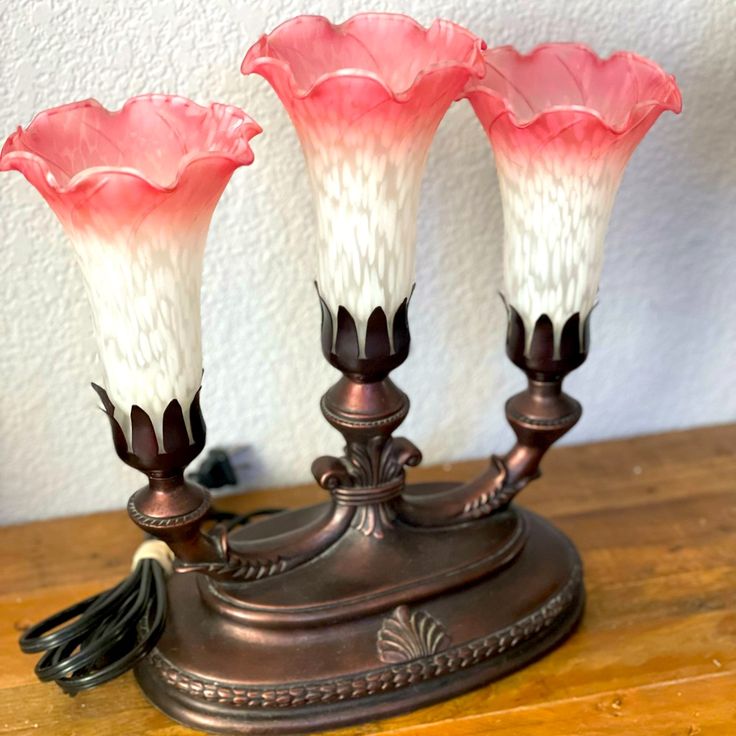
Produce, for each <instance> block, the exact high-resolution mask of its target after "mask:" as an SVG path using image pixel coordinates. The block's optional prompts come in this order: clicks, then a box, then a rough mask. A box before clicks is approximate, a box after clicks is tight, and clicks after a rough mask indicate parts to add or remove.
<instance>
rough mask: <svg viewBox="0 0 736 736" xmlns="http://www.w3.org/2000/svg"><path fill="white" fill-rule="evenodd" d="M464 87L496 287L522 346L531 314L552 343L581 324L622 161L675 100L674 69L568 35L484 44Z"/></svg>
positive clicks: (593, 290) (592, 297)
mask: <svg viewBox="0 0 736 736" xmlns="http://www.w3.org/2000/svg"><path fill="white" fill-rule="evenodd" d="M485 60H486V74H485V76H484V78H483V79H482V80H480V81H477V82H474V83H471V84H470V85H469V86H468V89H467V90H466V96H467V97H468V98H469V99H470V101H471V103H472V105H473V108H474V109H475V112H476V114H477V115H478V117H479V119H480V121H481V123H482V125H483V127H484V129H485V130H486V133H487V134H488V136H489V138H490V140H491V143H492V144H493V150H494V154H495V159H496V169H497V171H498V178H499V183H500V189H501V198H502V203H503V214H504V230H505V237H504V296H505V298H506V301H507V303H508V304H509V305H510V306H512V307H513V308H514V309H515V310H516V311H517V312H518V313H519V315H520V316H521V318H522V320H523V322H524V327H525V332H526V339H527V350H528V349H529V345H530V341H531V338H532V333H533V329H534V325H535V324H536V322H537V320H538V319H539V318H540V317H541V316H542V315H547V316H548V317H549V319H550V320H551V322H552V325H553V328H554V334H555V354H558V353H559V341H560V337H561V333H562V328H563V327H564V325H565V323H566V322H567V320H568V319H570V317H572V316H573V315H575V314H576V313H579V315H580V326H581V330H583V329H584V324H585V320H586V318H587V316H588V314H589V313H590V311H591V309H592V308H593V306H594V304H595V301H596V295H597V292H598V282H599V280H600V274H601V267H602V263H603V246H604V241H605V235H606V230H607V227H608V221H609V218H610V215H611V210H612V208H613V203H614V199H615V196H616V192H617V190H618V186H619V183H620V181H621V177H622V176H623V172H624V168H625V167H626V163H627V162H628V160H629V158H630V156H631V154H632V153H633V151H634V149H635V148H636V146H637V145H638V143H639V142H640V141H641V139H642V138H643V137H644V135H645V133H646V132H647V131H648V130H649V128H650V127H651V126H652V125H653V124H654V122H655V120H656V119H657V117H659V115H660V113H661V112H662V111H663V110H673V111H675V112H679V111H680V109H681V105H682V102H681V98H680V93H679V90H678V88H677V84H676V82H675V80H674V77H672V76H670V75H667V74H665V73H664V72H663V71H662V70H661V69H660V68H659V67H658V66H657V65H656V64H654V63H653V62H651V61H648V60H646V59H643V58H642V57H639V56H636V55H635V54H630V53H626V52H621V53H618V54H614V55H613V56H611V57H610V58H608V59H605V60H602V59H599V58H598V57H597V56H596V55H595V54H594V53H593V52H592V51H591V50H590V49H588V48H586V47H584V46H580V45H578V44H565V43H557V44H545V45H543V46H539V47H538V48H536V49H535V50H534V51H533V52H532V53H531V54H528V55H522V54H519V53H518V52H517V51H516V50H514V49H513V48H511V47H508V46H506V47H499V48H495V49H490V50H488V51H487V52H486V54H485Z"/></svg>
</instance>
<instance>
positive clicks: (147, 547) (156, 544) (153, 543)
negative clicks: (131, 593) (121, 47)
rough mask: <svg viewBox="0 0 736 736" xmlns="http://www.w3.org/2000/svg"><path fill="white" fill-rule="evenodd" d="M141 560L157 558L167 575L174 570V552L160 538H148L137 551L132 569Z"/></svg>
mask: <svg viewBox="0 0 736 736" xmlns="http://www.w3.org/2000/svg"><path fill="white" fill-rule="evenodd" d="M140 560H156V561H157V562H158V563H159V564H160V565H161V567H163V569H164V572H165V573H166V574H167V575H171V573H172V572H173V571H174V553H173V552H172V551H171V549H170V548H169V545H168V544H166V542H162V541H161V540H160V539H146V541H145V542H143V544H141V545H140V546H139V547H138V549H137V550H136V551H135V554H134V555H133V561H132V563H131V565H130V569H131V570H135V567H136V565H137V564H138V562H139V561H140Z"/></svg>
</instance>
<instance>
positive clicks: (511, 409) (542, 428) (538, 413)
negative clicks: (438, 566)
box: [399, 305, 589, 526]
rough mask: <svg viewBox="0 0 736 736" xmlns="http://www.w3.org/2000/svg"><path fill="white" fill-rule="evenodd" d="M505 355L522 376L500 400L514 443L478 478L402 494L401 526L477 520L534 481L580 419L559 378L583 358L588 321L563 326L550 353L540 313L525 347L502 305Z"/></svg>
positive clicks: (548, 329)
mask: <svg viewBox="0 0 736 736" xmlns="http://www.w3.org/2000/svg"><path fill="white" fill-rule="evenodd" d="M507 313H508V329H507V334H506V352H507V354H508V356H509V358H511V360H512V362H513V363H514V364H515V365H517V366H518V367H519V368H521V369H522V370H523V371H524V373H526V376H527V381H528V385H527V388H526V389H525V390H524V391H522V392H521V393H518V394H516V395H515V396H512V397H511V398H510V399H509V400H508V401H507V402H506V419H507V420H508V422H509V424H510V425H511V428H512V429H513V430H514V434H515V435H516V443H515V444H514V446H513V447H512V448H511V450H509V452H507V453H506V454H505V455H503V456H501V457H499V456H498V455H492V456H491V462H490V465H489V468H488V470H486V471H485V472H484V473H483V474H481V475H480V476H479V477H478V478H475V479H474V480H472V481H470V482H469V483H465V484H463V485H461V486H458V487H456V488H453V489H451V490H449V491H445V492H441V493H438V494H436V495H433V496H429V495H427V494H420V495H417V494H412V493H405V494H404V495H403V498H402V499H401V504H400V508H399V513H400V515H401V518H402V519H404V520H405V521H406V522H407V523H410V524H416V525H420V526H445V525H447V524H450V523H458V522H461V521H467V520H470V519H477V518H479V517H482V516H486V515H488V514H492V513H494V512H496V511H498V510H499V509H503V508H505V507H506V506H508V504H509V503H510V502H511V500H512V499H513V498H514V496H516V494H517V493H519V491H521V490H522V489H523V488H524V487H525V486H526V485H527V484H528V483H529V482H531V481H533V480H534V479H535V478H538V477H539V474H540V471H539V465H540V463H541V461H542V458H543V457H544V454H545V453H546V452H547V450H548V449H549V448H550V447H551V445H552V444H553V443H554V442H556V441H557V440H558V439H559V438H560V437H562V435H564V434H565V433H566V432H568V431H569V430H570V429H572V427H573V426H575V424H576V423H577V421H578V420H579V419H580V416H581V414H582V407H581V406H580V404H579V403H578V402H577V401H575V399H573V398H572V397H570V396H568V395H567V394H566V393H564V392H563V390H562V381H563V379H564V378H565V376H566V375H567V374H568V373H569V372H570V371H572V370H574V369H575V368H577V367H578V366H580V365H581V364H582V363H583V361H584V360H585V358H586V356H587V349H588V321H589V320H586V322H585V324H584V325H583V328H582V329H581V326H580V315H579V314H574V315H573V316H572V317H570V318H569V319H568V320H567V322H566V323H565V325H564V327H563V330H562V334H561V337H560V344H559V350H558V352H557V354H555V349H554V348H555V345H554V332H553V329H552V323H551V321H550V319H549V317H547V316H546V315H543V316H541V317H540V318H539V319H538V320H537V322H536V324H535V325H534V331H533V333H532V337H531V340H530V341H529V344H528V345H527V342H526V331H525V329H524V323H523V321H522V319H521V317H520V316H519V314H518V312H517V311H516V310H515V309H514V308H513V307H511V306H509V305H507Z"/></svg>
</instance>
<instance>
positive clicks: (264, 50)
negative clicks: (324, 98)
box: [240, 12, 487, 103]
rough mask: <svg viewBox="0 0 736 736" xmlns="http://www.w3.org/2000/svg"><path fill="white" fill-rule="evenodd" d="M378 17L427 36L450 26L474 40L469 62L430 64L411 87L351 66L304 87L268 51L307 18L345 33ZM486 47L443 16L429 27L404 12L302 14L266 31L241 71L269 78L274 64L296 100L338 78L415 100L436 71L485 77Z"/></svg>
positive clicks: (285, 63) (399, 98)
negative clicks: (338, 18) (339, 16)
mask: <svg viewBox="0 0 736 736" xmlns="http://www.w3.org/2000/svg"><path fill="white" fill-rule="evenodd" d="M376 17H379V18H384V19H385V18H391V19H392V21H393V20H395V21H397V22H403V23H409V24H411V25H412V26H413V27H414V28H416V29H417V30H420V31H422V32H423V33H425V35H428V34H429V33H431V32H432V31H433V30H434V29H435V28H440V27H447V28H450V29H452V30H453V32H456V33H458V34H461V35H463V36H466V37H467V38H468V40H469V41H471V42H472V48H471V50H470V51H469V53H468V57H469V58H468V60H466V61H464V60H461V59H447V60H442V61H438V62H434V63H431V64H428V65H427V66H425V67H424V68H422V69H421V70H420V71H419V72H417V74H416V75H415V77H414V79H413V80H412V81H411V83H410V84H409V86H408V87H406V88H405V89H401V90H396V89H394V88H393V87H392V86H391V85H390V84H389V83H388V82H387V81H386V80H385V79H384V78H383V77H382V76H381V75H380V74H379V73H378V72H373V71H370V70H367V69H360V68H358V67H349V66H348V67H344V68H342V69H338V70H336V71H330V72H325V73H324V74H321V75H319V76H318V77H317V78H316V79H315V80H314V81H313V82H312V83H311V84H310V85H308V86H300V85H299V84H297V81H296V78H295V75H294V72H293V69H292V66H291V64H290V63H289V62H288V61H285V60H283V59H278V58H276V57H274V56H273V55H271V54H270V53H269V52H268V44H269V41H270V39H271V38H272V37H273V36H274V35H276V34H278V33H283V32H284V29H287V28H288V27H289V26H290V25H292V24H295V23H301V22H304V21H305V20H306V21H309V22H318V23H322V24H325V25H327V26H328V27H329V28H330V29H331V31H332V32H333V33H335V34H340V33H343V34H344V33H347V32H348V30H349V28H350V26H352V25H355V24H357V23H360V22H361V21H362V20H363V19H372V18H376ZM486 47H487V46H486V42H485V41H484V40H483V39H481V38H479V37H478V36H476V35H475V34H474V33H472V32H471V31H469V30H468V29H467V28H464V27H463V26H461V25H459V24H457V23H454V22H453V21H450V20H444V19H440V18H437V19H435V20H434V21H433V22H432V23H431V24H430V25H429V26H423V25H422V24H421V23H419V22H418V21H416V20H414V19H413V18H411V17H410V16H408V15H406V14H404V13H380V12H367V13H356V14H355V15H353V16H352V17H351V18H348V19H347V20H345V21H343V22H342V23H333V22H332V21H330V20H329V19H328V18H326V17H325V16H323V15H300V16H296V17H295V18H290V19H289V20H287V21H284V22H283V23H281V24H279V25H278V26H276V28H275V29H274V30H273V31H271V32H270V33H265V34H263V35H262V36H261V37H260V38H259V39H258V41H256V43H254V44H253V45H252V46H251V47H250V48H249V49H248V51H247V52H246V55H245V58H244V59H243V62H242V64H241V66H240V71H241V73H242V74H245V75H248V74H254V73H255V74H261V76H264V77H265V76H267V75H265V74H263V73H262V72H261V69H263V68H264V67H273V68H276V69H278V70H279V71H281V72H283V73H284V75H285V77H286V79H287V81H288V89H289V94H290V96H291V97H292V98H293V99H305V98H307V97H310V96H311V95H313V94H314V93H315V92H317V91H318V90H319V89H320V88H321V87H323V86H324V85H327V84H329V83H330V82H331V81H332V80H334V79H337V78H343V79H345V78H348V79H360V80H369V81H372V82H374V83H375V84H376V85H378V86H379V87H381V88H382V89H383V90H384V92H385V94H386V96H387V97H388V98H389V99H391V100H393V101H394V102H399V103H405V102H408V101H409V100H411V98H412V96H413V94H414V91H415V90H416V88H417V87H418V86H419V85H420V84H421V82H422V81H423V80H424V78H425V77H427V76H429V75H431V74H433V73H436V72H444V71H448V70H455V69H457V70H465V71H467V72H468V73H469V74H470V76H471V77H473V76H474V77H481V76H483V73H484V69H485V61H484V59H483V51H485V49H486Z"/></svg>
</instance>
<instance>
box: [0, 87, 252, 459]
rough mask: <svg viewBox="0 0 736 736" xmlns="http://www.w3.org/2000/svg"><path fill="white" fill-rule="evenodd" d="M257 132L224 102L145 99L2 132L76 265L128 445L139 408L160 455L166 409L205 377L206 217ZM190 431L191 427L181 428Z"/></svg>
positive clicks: (1, 158)
mask: <svg viewBox="0 0 736 736" xmlns="http://www.w3.org/2000/svg"><path fill="white" fill-rule="evenodd" d="M260 131H261V129H260V127H259V126H258V125H257V124H256V123H255V122H254V121H253V120H251V119H250V118H249V117H248V116H247V115H246V114H245V113H244V112H242V111H241V110H239V109H237V108H235V107H231V106H229V105H218V104H213V105H210V106H209V107H201V106H199V105H196V104H195V103H193V102H191V101H189V100H187V99H184V98H182V97H172V96H164V95H145V96H141V97H135V98H132V99H130V100H128V101H127V102H126V103H125V105H124V106H123V108H122V109H121V110H119V111H117V112H110V111H108V110H106V109H105V108H103V107H102V106H101V105H100V104H99V103H97V102H96V101H94V100H87V101H85V102H79V103H75V104H70V105H65V106H63V107H58V108H55V109H52V110H47V111H45V112H43V113H40V114H39V115H37V116H36V117H35V118H34V119H33V121H32V122H31V124H30V125H29V126H28V127H27V128H26V129H22V128H19V129H18V131H17V132H16V133H14V134H13V135H11V136H10V138H8V140H7V141H6V143H5V145H4V146H3V149H2V152H1V153H0V171H6V170H10V169H15V170H17V171H20V172H21V173H22V174H23V175H24V176H25V177H26V178H27V179H28V181H29V182H30V183H31V184H33V186H34V187H36V189H38V191H39V192H40V193H41V195H42V196H43V197H44V199H45V200H46V201H47V202H48V204H49V205H50V206H51V208H52V209H53V210H54V212H55V213H56V215H57V216H58V218H59V220H60V221H61V223H62V225H63V227H64V229H65V230H66V233H67V235H68V236H69V239H70V241H71V244H72V247H73V249H74V252H75V253H76V256H77V260H78V262H79V265H80V267H81V269H82V273H83V276H84V281H85V285H86V289H87V294H88V296H89V300H90V303H91V306H92V313H93V319H94V325H95V332H96V337H97V344H98V349H99V355H100V358H101V362H102V368H103V375H104V377H103V380H102V381H101V383H102V384H103V386H104V388H105V389H106V391H107V394H108V397H109V398H110V400H111V402H112V404H113V405H114V407H115V418H116V419H117V421H118V423H119V424H120V426H121V428H122V429H123V432H124V433H125V435H126V439H127V441H128V445H129V446H130V445H131V425H130V412H131V409H132V407H133V406H138V407H140V408H141V409H143V410H144V411H145V412H146V413H147V414H148V416H149V417H150V419H151V421H152V423H153V426H154V428H155V430H156V434H157V438H158V441H159V446H160V449H161V451H163V447H162V440H161V437H162V421H163V414H164V410H165V409H166V407H167V406H168V405H169V403H170V402H171V401H172V400H177V401H178V402H179V404H180V406H181V407H182V409H183V412H184V417H185V421H186V422H187V423H188V417H189V412H188V409H189V407H190V405H191V403H192V400H193V399H194V397H195V395H196V393H197V391H198V389H199V387H200V384H201V379H202V348H201V337H200V285H201V277H202V259H203V255H204V248H205V242H206V239H207V231H208V228H209V224H210V219H211V217H212V213H213V211H214V209H215V206H216V204H217V202H218V200H219V198H220V195H221V194H222V192H223V190H224V188H225V186H226V184H227V182H228V181H229V179H230V177H231V175H232V173H233V171H234V170H235V169H236V168H237V167H239V166H245V165H248V164H250V163H251V162H252V161H253V152H252V151H251V148H250V145H249V141H250V139H251V138H252V137H253V136H254V135H256V134H258V133H259V132H260ZM188 431H189V432H190V435H191V429H190V428H189V427H188Z"/></svg>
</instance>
